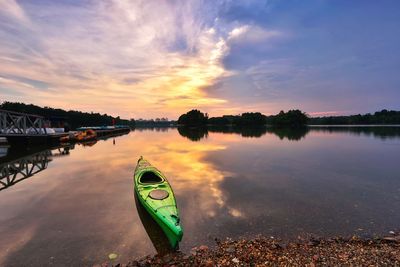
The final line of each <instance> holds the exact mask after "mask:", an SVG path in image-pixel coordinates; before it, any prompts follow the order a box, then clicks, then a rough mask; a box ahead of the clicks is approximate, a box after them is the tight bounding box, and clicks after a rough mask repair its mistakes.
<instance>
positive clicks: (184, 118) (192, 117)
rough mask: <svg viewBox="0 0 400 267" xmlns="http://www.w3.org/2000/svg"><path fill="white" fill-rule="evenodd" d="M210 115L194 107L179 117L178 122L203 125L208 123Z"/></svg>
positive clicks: (188, 124) (186, 124)
mask: <svg viewBox="0 0 400 267" xmlns="http://www.w3.org/2000/svg"><path fill="white" fill-rule="evenodd" d="M207 120H208V115H207V114H204V113H202V112H200V110H197V109H193V110H191V111H189V112H188V113H186V114H183V115H181V116H180V117H179V119H178V124H181V125H185V126H201V125H206V124H207Z"/></svg>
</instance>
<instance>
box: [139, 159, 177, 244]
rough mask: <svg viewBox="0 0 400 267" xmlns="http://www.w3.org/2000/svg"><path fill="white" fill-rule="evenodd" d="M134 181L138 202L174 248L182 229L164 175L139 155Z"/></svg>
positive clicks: (174, 202)
mask: <svg viewBox="0 0 400 267" xmlns="http://www.w3.org/2000/svg"><path fill="white" fill-rule="evenodd" d="M134 183H135V192H136V194H137V197H138V199H139V201H140V203H141V204H142V205H143V207H144V208H145V209H146V210H147V212H148V213H149V214H150V215H151V217H153V219H154V220H155V221H156V222H157V224H158V225H159V226H160V227H161V229H162V230H163V231H164V233H165V235H166V236H167V238H168V241H169V242H170V244H171V246H172V247H173V248H176V247H177V246H178V244H179V242H180V241H181V240H182V236H183V230H182V226H181V224H180V217H179V212H178V208H177V205H176V201H175V196H174V192H173V191H172V188H171V186H170V184H169V183H168V181H167V179H166V177H165V176H164V175H163V174H162V173H161V172H160V171H159V170H158V169H157V168H155V167H153V166H152V165H151V164H150V163H149V162H148V161H147V160H145V159H143V157H140V159H139V160H138V163H137V166H136V169H135V174H134Z"/></svg>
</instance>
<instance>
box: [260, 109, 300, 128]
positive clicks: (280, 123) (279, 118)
mask: <svg viewBox="0 0 400 267" xmlns="http://www.w3.org/2000/svg"><path fill="white" fill-rule="evenodd" d="M307 122H308V117H307V115H306V114H305V113H304V112H302V111H301V110H298V109H295V110H289V111H288V112H284V111H281V112H279V114H277V115H275V116H269V117H268V118H267V123H269V124H271V125H273V126H276V127H302V126H305V125H306V124H307Z"/></svg>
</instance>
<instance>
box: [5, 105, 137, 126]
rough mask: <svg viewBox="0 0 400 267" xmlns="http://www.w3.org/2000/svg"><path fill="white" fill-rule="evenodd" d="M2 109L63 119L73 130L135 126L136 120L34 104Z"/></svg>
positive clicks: (7, 106) (10, 106)
mask: <svg viewBox="0 0 400 267" xmlns="http://www.w3.org/2000/svg"><path fill="white" fill-rule="evenodd" d="M0 109H4V110H9V111H16V112H22V113H28V114H36V115H39V116H43V117H45V118H47V119H52V118H55V117H56V118H63V119H64V120H65V121H66V123H67V124H68V125H69V127H70V128H71V129H76V128H79V127H84V126H105V125H106V126H108V125H112V123H113V120H114V122H115V124H116V125H128V126H134V125H135V120H133V119H131V120H124V119H121V118H120V117H119V116H118V117H112V116H109V115H107V114H103V115H101V114H100V113H93V112H92V113H87V112H81V111H74V110H69V111H66V110H63V109H54V108H50V107H39V106H36V105H32V104H24V103H16V102H3V103H2V104H1V105H0Z"/></svg>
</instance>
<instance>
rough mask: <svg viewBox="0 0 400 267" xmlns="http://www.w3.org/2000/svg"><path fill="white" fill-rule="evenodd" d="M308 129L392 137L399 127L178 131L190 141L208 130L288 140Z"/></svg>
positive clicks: (212, 128)
mask: <svg viewBox="0 0 400 267" xmlns="http://www.w3.org/2000/svg"><path fill="white" fill-rule="evenodd" d="M310 131H319V132H328V133H341V132H343V133H350V134H355V135H365V136H373V137H377V138H381V139H389V138H391V139H393V138H399V137H400V127H348V126H343V127H331V126H329V127H316V126H312V127H299V128H285V127H268V126H260V127H232V126H208V127H179V128H178V132H179V134H180V135H181V136H184V137H186V138H188V139H190V140H192V141H199V140H201V139H203V138H207V136H208V134H209V132H211V133H224V134H240V135H241V136H242V137H254V138H258V137H261V136H263V135H265V134H267V133H270V134H274V135H276V136H278V137H279V139H281V140H283V139H287V140H290V141H299V140H301V139H302V138H304V137H305V136H306V135H307V134H308V133H309V132H310Z"/></svg>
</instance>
